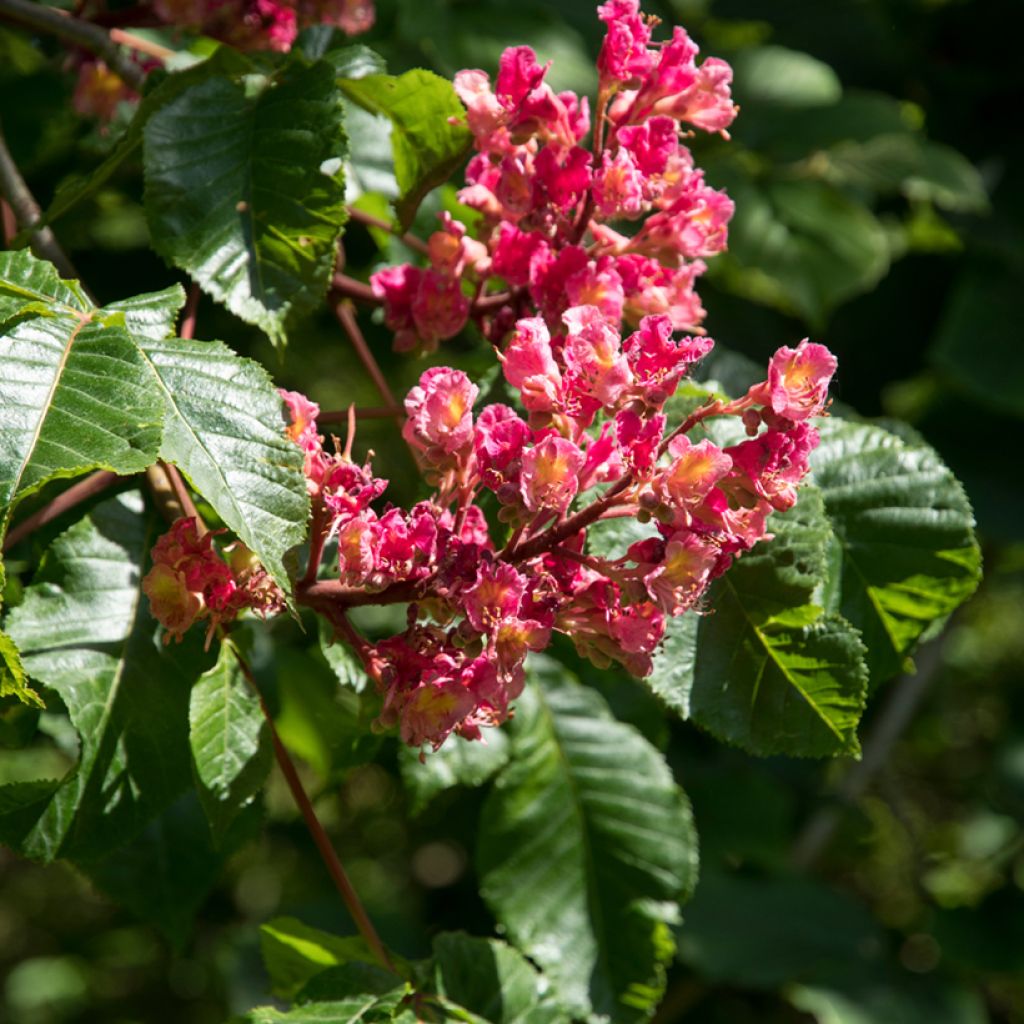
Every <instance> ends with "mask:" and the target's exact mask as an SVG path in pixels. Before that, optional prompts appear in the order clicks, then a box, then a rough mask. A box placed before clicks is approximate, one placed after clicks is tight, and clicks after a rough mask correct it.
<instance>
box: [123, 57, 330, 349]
mask: <svg viewBox="0 0 1024 1024" xmlns="http://www.w3.org/2000/svg"><path fill="white" fill-rule="evenodd" d="M342 119H343V115H342V106H341V95H340V93H339V92H338V89H337V87H336V86H335V83H334V72H333V70H332V68H331V66H330V65H329V64H328V63H326V62H324V61H318V62H316V63H314V64H312V65H307V64H306V63H305V62H304V61H303V60H302V59H301V58H300V57H294V56H293V57H292V58H291V59H290V60H288V61H287V62H285V63H283V64H282V65H281V66H280V67H279V68H278V69H277V70H276V71H275V72H274V73H273V74H272V75H268V76H260V75H255V74H247V75H237V76H235V77H223V76H222V77H217V78H211V79H208V80H206V81H202V82H199V83H198V84H195V85H192V86H190V87H189V88H187V89H185V90H184V91H183V92H182V93H181V94H180V95H179V96H178V97H177V98H175V99H174V100H172V101H171V102H169V103H167V104H165V105H164V106H163V107H161V108H160V110H158V111H157V112H156V113H155V114H153V116H152V117H151V118H150V119H149V121H148V122H147V123H146V126H145V130H144V144H143V159H144V167H145V178H146V217H147V220H148V221H149V227H150V234H151V236H152V239H153V245H154V247H155V248H156V250H157V252H158V253H160V255H161V256H163V257H164V259H166V260H167V261H168V262H169V263H172V264H173V265H174V266H176V267H180V268H181V269H182V270H184V271H186V272H187V273H188V274H190V275H191V276H192V277H193V278H194V279H195V280H196V281H198V282H199V284H200V285H201V286H202V287H203V288H204V289H205V290H206V291H207V292H208V293H209V294H210V295H212V296H213V297H214V298H215V299H216V300H218V301H219V302H222V303H224V305H226V306H227V307H228V308H229V309H230V310H231V311H232V312H233V313H235V314H237V315H238V316H240V317H241V318H242V319H243V320H246V321H247V322H249V323H252V324H256V325H257V326H258V327H261V328H262V329H263V330H265V331H266V332H267V334H268V335H269V336H270V338H271V340H272V341H274V342H275V344H281V343H283V342H284V340H285V321H286V320H287V319H288V317H289V316H290V315H291V314H293V313H297V312H301V311H305V310H309V309H311V308H312V307H313V306H315V305H316V303H317V302H318V301H319V300H320V299H322V297H323V295H324V294H325V292H326V291H327V286H328V282H329V280H330V276H331V273H332V270H333V267H334V259H335V250H336V247H337V240H338V237H339V235H340V234H341V229H342V226H343V224H344V221H345V206H344V184H343V182H342V178H341V174H340V167H341V159H342V157H343V156H344V138H345V137H344V129H343V127H342Z"/></svg>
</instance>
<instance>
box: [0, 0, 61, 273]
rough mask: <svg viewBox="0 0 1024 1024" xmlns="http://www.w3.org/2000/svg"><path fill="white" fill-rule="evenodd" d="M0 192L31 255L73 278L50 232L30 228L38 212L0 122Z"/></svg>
mask: <svg viewBox="0 0 1024 1024" xmlns="http://www.w3.org/2000/svg"><path fill="white" fill-rule="evenodd" d="M14 2H18V3H21V2H22V0H0V11H2V10H3V9H4V8H5V6H6V5H7V4H10V3H14ZM26 6H32V5H31V4H28V5H26ZM0 194H2V195H3V197H4V199H6V200H7V202H8V203H9V204H10V207H11V210H12V211H13V212H14V219H15V220H16V221H17V224H18V227H20V228H24V229H25V230H28V231H32V232H33V233H32V249H33V251H34V252H35V254H36V255H37V256H39V257H40V258H41V259H44V260H49V261H50V262H51V263H52V264H53V265H54V266H55V267H56V268H57V271H58V273H59V274H60V275H61V276H62V277H66V278H77V277H78V272H77V271H76V270H75V267H74V264H72V262H71V260H69V259H68V258H67V256H66V255H65V253H64V250H63V249H62V248H61V247H60V243H59V242H58V241H57V238H56V236H55V235H54V233H53V232H52V231H51V230H50V229H49V228H45V227H44V228H39V229H38V230H36V231H33V229H34V227H35V225H36V224H38V223H39V219H40V217H41V216H42V212H41V211H40V209H39V204H38V203H37V202H36V201H35V198H34V197H33V195H32V193H31V192H30V191H29V188H28V185H26V184H25V179H24V178H23V177H22V176H21V172H20V171H19V170H18V168H17V165H16V164H15V163H14V160H13V158H12V157H11V152H10V150H9V149H8V148H7V140H6V139H5V138H4V133H3V124H2V123H0Z"/></svg>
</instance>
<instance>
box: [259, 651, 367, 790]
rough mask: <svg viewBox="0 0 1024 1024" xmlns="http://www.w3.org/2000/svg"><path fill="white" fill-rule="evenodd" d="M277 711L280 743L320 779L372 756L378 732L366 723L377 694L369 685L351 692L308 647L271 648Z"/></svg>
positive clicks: (330, 779) (335, 776)
mask: <svg viewBox="0 0 1024 1024" xmlns="http://www.w3.org/2000/svg"><path fill="white" fill-rule="evenodd" d="M274 661H275V666H274V667H275V670H276V687H275V693H276V695H277V711H276V714H275V716H274V721H275V723H276V725H277V731H278V733H279V734H280V736H281V740H282V741H283V743H284V745H285V746H286V747H287V748H288V749H289V750H290V751H291V752H292V753H293V754H296V755H297V756H299V757H301V758H302V760H303V761H305V762H306V763H307V764H308V765H309V766H310V767H311V768H313V769H314V771H316V772H317V773H318V774H319V775H320V777H321V779H323V781H324V783H325V784H327V785H331V784H333V783H335V782H340V781H341V779H342V778H344V776H345V774H346V773H347V771H348V770H349V769H350V768H352V767H354V766H355V765H359V764H366V762H367V761H370V760H372V759H373V757H374V754H375V753H376V750H377V748H378V747H379V746H380V743H381V737H380V735H379V734H378V733H375V732H374V731H373V728H372V724H373V720H374V719H375V718H376V717H377V716H378V715H379V714H380V697H379V696H378V695H377V692H376V690H374V689H372V688H370V689H368V690H364V691H363V692H362V693H356V692H355V691H354V690H352V689H351V688H350V687H347V686H339V685H338V680H337V678H336V677H335V676H334V675H333V674H332V673H331V672H330V671H329V670H328V669H327V668H325V666H324V664H323V662H322V661H321V660H320V659H319V658H316V657H314V656H313V654H312V652H309V651H298V650H295V649H291V650H289V649H288V648H285V647H279V648H278V649H277V651H276V653H275V659H274Z"/></svg>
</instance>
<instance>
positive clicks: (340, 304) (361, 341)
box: [331, 275, 405, 425]
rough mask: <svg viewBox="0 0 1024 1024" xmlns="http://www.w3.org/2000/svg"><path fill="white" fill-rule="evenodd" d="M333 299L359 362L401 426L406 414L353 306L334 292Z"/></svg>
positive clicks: (335, 309) (335, 313)
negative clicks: (358, 320)
mask: <svg viewBox="0 0 1024 1024" xmlns="http://www.w3.org/2000/svg"><path fill="white" fill-rule="evenodd" d="M339 276H341V275H335V280H337V277H339ZM331 298H332V299H333V300H334V315H335V316H336V317H337V318H338V323H340V324H341V326H342V329H343V330H344V331H345V333H346V334H347V335H348V338H349V341H351V342H352V347H353V348H354V349H355V350H356V355H357V356H359V361H360V362H361V363H362V364H363V368H364V369H365V370H366V372H367V373H368V374H369V375H370V379H371V380H372V381H373V383H374V384H375V385H376V387H377V390H378V391H379V392H380V397H381V398H383V399H384V404H385V405H386V406H387V407H388V408H389V409H390V410H391V415H392V416H394V417H395V418H396V419H397V420H398V422H399V425H401V423H402V422H403V421H404V419H405V413H404V412H403V411H402V407H401V406H400V405H399V404H398V402H396V401H395V396H394V394H393V392H392V391H391V388H390V387H389V385H388V382H387V379H386V378H385V376H384V374H383V372H382V371H381V368H380V366H379V365H378V363H377V360H376V359H374V357H373V353H372V352H371V351H370V346H369V345H367V344H366V339H365V338H364V337H363V332H362V331H361V330H360V329H359V324H358V323H357V322H356V318H355V314H354V313H353V312H352V306H351V304H350V303H349V302H348V301H346V299H345V298H344V297H343V296H340V295H337V294H335V292H334V291H333V290H332V292H331Z"/></svg>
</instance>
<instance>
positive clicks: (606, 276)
mask: <svg viewBox="0 0 1024 1024" xmlns="http://www.w3.org/2000/svg"><path fill="white" fill-rule="evenodd" d="M625 298H626V297H625V293H624V292H623V288H622V278H621V277H619V272H618V270H616V260H615V259H614V258H613V257H611V256H600V257H598V259H597V260H591V261H590V262H589V263H587V264H586V266H583V267H581V268H580V269H579V270H577V271H576V272H575V273H573V274H570V275H568V277H566V279H565V299H566V301H567V302H568V304H569V305H570V306H596V307H597V308H598V309H599V310H600V311H601V315H602V316H603V317H605V318H606V319H607V320H610V321H612V322H617V321H619V320H621V319H622V309H623V305H624V303H625Z"/></svg>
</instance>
